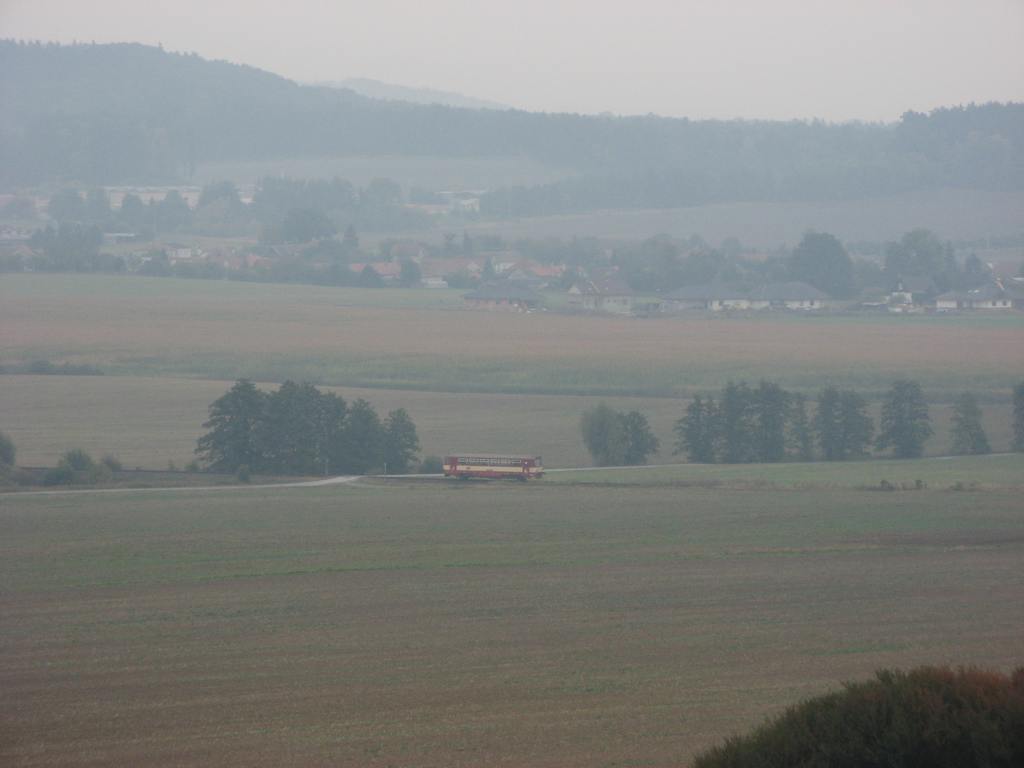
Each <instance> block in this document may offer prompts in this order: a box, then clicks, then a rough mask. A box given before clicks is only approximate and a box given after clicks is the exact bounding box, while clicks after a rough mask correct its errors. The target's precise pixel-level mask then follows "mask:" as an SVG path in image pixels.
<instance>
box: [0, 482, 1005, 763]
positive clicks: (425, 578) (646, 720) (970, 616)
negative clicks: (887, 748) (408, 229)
mask: <svg viewBox="0 0 1024 768" xmlns="http://www.w3.org/2000/svg"><path fill="white" fill-rule="evenodd" d="M580 474H582V473H580ZM0 555H2V556H0V580H2V583H3V585H4V589H3V590H2V591H0V612H2V615H3V616H4V631H3V633H0V689H2V690H3V691H4V692H5V693H4V696H3V697H0V727H2V729H3V732H4V734H5V736H4V738H3V739H2V740H0V762H2V763H3V764H4V765H10V766H31V765H53V764H61V765H96V764H119V765H128V764H130V765H138V766H142V765H166V764H218V765H239V766H242V765H245V766H254V765H268V766H269V765H281V764H286V763H287V764H303V765H327V764H330V765H353V766H355V765H359V766H455V765H466V766H468V765H509V766H514V765H516V766H517V765H535V766H545V765H547V766H623V765H633V766H670V765H672V766H675V765H682V764H685V762H686V760H687V759H688V758H689V757H690V756H692V755H693V754H694V752H695V751H697V750H700V749H702V748H704V747H706V746H708V745H710V744H713V743H716V742H718V741H719V740H721V739H723V738H724V737H726V736H728V735H729V734H731V733H734V732H737V731H740V730H745V729H747V728H749V727H750V726H752V725H754V724H756V723H758V722H760V721H761V719H762V718H763V717H765V716H768V715H770V714H773V713H775V712H778V711H780V710H781V709H782V708H783V707H785V706H786V705H787V704H789V703H792V702H794V701H797V700H799V699H802V698H805V697H808V696H812V695H815V694H819V693H821V692H824V691H827V690H832V689H835V688H836V687H837V686H838V685H839V684H840V682H841V681H843V680H847V679H862V678H865V677H867V676H869V675H871V674H872V673H873V672H874V670H876V669H878V668H880V667H890V666H899V667H908V666H913V665H917V664H923V663H949V664H978V665H983V666H988V667H993V668H996V669H1000V670H1004V671H1008V670H1009V669H1011V668H1012V667H1014V666H1016V665H1020V664H1021V662H1022V657H1021V646H1020V638H1021V637H1022V636H1024V614H1022V613H1021V612H1020V611H1019V610H1015V609H1014V607H1015V606H1019V605H1020V604H1021V603H1022V602H1024V570H1022V569H1021V568H1020V563H1021V562H1022V559H1024V508H1022V506H1021V501H1020V494H1019V491H1014V490H1011V489H1002V490H998V489H992V490H987V491H982V492H977V493H951V492H946V491H938V490H924V491H920V492H908V493H876V492H868V491H857V490H850V489H842V488H836V489H831V490H829V491H828V492H826V493H823V492H822V491H821V490H820V489H799V488H787V489H773V488H758V489H756V490H743V489H736V488H727V487H726V488H701V487H689V488H683V487H667V486H664V485H648V486H644V485H631V486H612V485H608V484H603V485H601V486H598V487H591V486H586V485H580V484H570V485H561V484H557V483H551V482H549V481H548V480H544V481H541V482H539V483H537V484H530V485H526V486H521V485H518V484H468V485H467V484H461V485H455V486H452V485H449V484H448V483H445V482H433V483H423V482H420V483H413V482H411V481H397V482H394V481H390V482H388V483H386V484H374V483H370V484H358V485H355V486H345V487H333V488H320V489H296V488H292V489H258V490H257V489H253V490H238V491H224V492H219V493H208V492H181V493H169V492H164V491H150V492H128V493H119V494H104V493H93V494H69V495H66V496H55V497H39V496H31V495H6V496H0Z"/></svg>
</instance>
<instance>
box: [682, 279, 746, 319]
mask: <svg viewBox="0 0 1024 768" xmlns="http://www.w3.org/2000/svg"><path fill="white" fill-rule="evenodd" d="M749 308H750V298H749V296H748V292H747V291H745V290H744V289H742V288H739V287H737V286H735V285H731V284H728V283H717V282H716V283H707V284H705V285H684V286H683V287H682V288H678V289H677V290H675V291H672V292H671V293H669V294H667V295H666V296H665V298H664V299H663V301H662V309H663V311H665V312H680V311H684V310H688V309H700V310H712V311H714V312H720V311H722V310H725V309H749Z"/></svg>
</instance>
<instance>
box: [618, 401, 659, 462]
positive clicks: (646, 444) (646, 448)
mask: <svg viewBox="0 0 1024 768" xmlns="http://www.w3.org/2000/svg"><path fill="white" fill-rule="evenodd" d="M620 418H621V420H622V425H623V431H624V432H625V433H626V451H625V456H624V457H623V458H624V463H625V464H629V465H634V464H644V463H646V462H647V457H648V456H649V455H650V454H652V453H656V452H657V450H658V448H659V447H660V446H659V442H658V438H656V437H655V436H654V433H652V432H651V426H650V424H648V423H647V417H646V416H644V415H643V414H642V413H640V412H639V411H630V412H629V413H625V414H620Z"/></svg>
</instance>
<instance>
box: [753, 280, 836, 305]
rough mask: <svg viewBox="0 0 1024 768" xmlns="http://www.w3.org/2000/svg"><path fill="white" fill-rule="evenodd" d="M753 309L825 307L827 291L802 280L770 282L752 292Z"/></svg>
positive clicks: (827, 300) (827, 298) (827, 297)
mask: <svg viewBox="0 0 1024 768" xmlns="http://www.w3.org/2000/svg"><path fill="white" fill-rule="evenodd" d="M749 299H750V308H751V309H793V310H800V311H805V312H806V311H808V310H818V309H824V308H825V306H826V305H827V304H828V302H829V296H828V294H827V293H824V292H822V291H819V290H818V289H817V288H815V287H814V286H813V285H809V284H808V283H801V282H789V283H768V284H767V285H762V286H760V287H758V288H755V289H754V290H752V291H751V292H750V296H749Z"/></svg>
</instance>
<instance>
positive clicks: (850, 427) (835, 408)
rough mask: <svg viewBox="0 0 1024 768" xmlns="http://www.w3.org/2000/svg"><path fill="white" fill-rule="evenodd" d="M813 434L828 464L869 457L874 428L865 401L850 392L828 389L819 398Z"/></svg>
mask: <svg viewBox="0 0 1024 768" xmlns="http://www.w3.org/2000/svg"><path fill="white" fill-rule="evenodd" d="M814 431H815V433H816V434H817V436H818V445H819V446H820V448H821V456H822V458H823V459H824V460H825V461H846V460H848V459H856V458H860V457H862V456H864V455H866V454H867V451H868V448H869V446H870V445H871V438H872V436H873V435H874V431H875V425H874V422H873V421H872V420H871V417H870V416H869V415H868V413H867V401H865V400H864V398H863V397H861V396H860V395H858V394H857V393H856V392H853V391H851V390H841V389H838V388H836V387H826V388H825V389H823V390H822V392H821V394H820V395H819V396H818V409H817V412H816V413H815V414H814Z"/></svg>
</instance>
